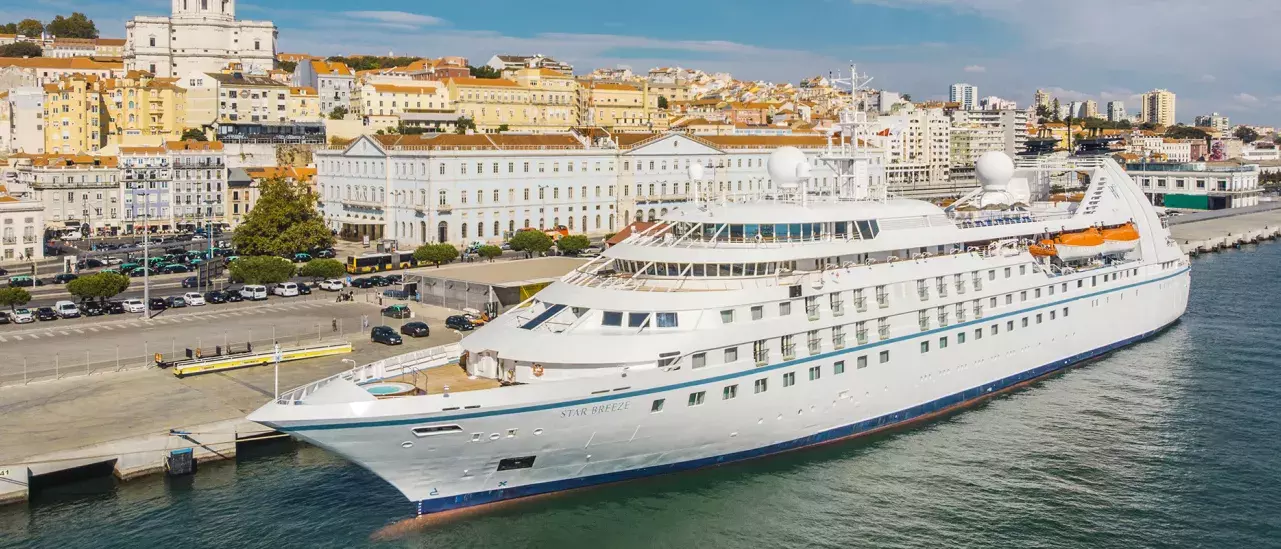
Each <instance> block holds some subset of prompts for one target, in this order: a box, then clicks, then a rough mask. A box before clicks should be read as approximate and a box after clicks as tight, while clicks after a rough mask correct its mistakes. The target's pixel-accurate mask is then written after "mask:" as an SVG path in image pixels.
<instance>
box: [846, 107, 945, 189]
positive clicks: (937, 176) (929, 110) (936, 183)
mask: <svg viewBox="0 0 1281 549" xmlns="http://www.w3.org/2000/svg"><path fill="white" fill-rule="evenodd" d="M875 124H876V126H875V127H876V128H877V131H876V135H873V136H872V137H871V138H870V140H871V142H872V144H873V145H874V146H876V147H877V148H879V149H881V150H883V151H885V154H886V158H885V172H886V173H885V175H886V178H887V179H888V181H889V185H890V188H891V189H897V190H898V192H900V193H901V194H903V195H905V196H909V197H935V196H948V195H957V194H960V193H962V192H965V191H966V190H968V188H969V187H968V184H966V183H957V184H953V183H952V182H951V181H950V170H951V156H952V150H951V149H952V146H951V138H952V135H951V132H952V121H951V119H950V118H948V116H947V114H945V113H944V111H943V109H942V108H940V107H921V106H916V105H913V104H910V103H909V104H906V105H905V106H904V107H903V108H900V109H898V110H896V114H892V115H889V116H881V117H879V118H877V119H876V120H875Z"/></svg>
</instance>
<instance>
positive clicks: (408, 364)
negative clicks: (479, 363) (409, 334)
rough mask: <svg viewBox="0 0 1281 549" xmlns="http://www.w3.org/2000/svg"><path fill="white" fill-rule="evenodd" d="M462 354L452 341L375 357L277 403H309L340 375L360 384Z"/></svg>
mask: <svg viewBox="0 0 1281 549" xmlns="http://www.w3.org/2000/svg"><path fill="white" fill-rule="evenodd" d="M461 354H462V345H460V344H458V343H449V344H446V345H440V346H436V347H432V348H430V349H422V350H418V351H414V352H411V353H405V354H403V355H397V356H393V357H389V358H384V359H382V360H375V361H373V362H370V363H369V364H364V365H361V366H357V367H355V368H352V369H350V370H347V371H345V372H340V373H337V374H334V375H332V376H329V377H327V378H325V379H321V380H319V381H313V382H311V383H308V384H307V385H303V386H302V387H298V388H295V389H290V390H288V391H285V392H284V393H282V394H281V395H280V396H279V397H277V398H276V403H277V404H285V405H290V404H305V401H306V399H307V397H308V396H310V395H312V394H314V393H315V392H316V391H317V390H319V389H320V388H322V387H325V386H326V385H329V384H330V383H332V382H333V381H334V380H336V379H345V380H347V381H350V382H352V383H356V384H362V383H369V382H373V381H379V380H383V379H388V378H393V377H396V376H399V375H403V374H407V373H411V372H416V371H419V370H424V369H427V368H431V367H434V366H440V365H442V364H447V363H448V362H449V361H451V360H457V358H458V357H459V356H460V355H461Z"/></svg>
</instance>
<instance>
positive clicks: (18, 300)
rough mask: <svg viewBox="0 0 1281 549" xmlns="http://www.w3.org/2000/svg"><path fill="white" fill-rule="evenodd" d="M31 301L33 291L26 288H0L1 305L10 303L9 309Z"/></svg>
mask: <svg viewBox="0 0 1281 549" xmlns="http://www.w3.org/2000/svg"><path fill="white" fill-rule="evenodd" d="M30 301H31V292H28V291H27V289H26V288H0V306H3V305H8V306H9V310H13V309H15V308H17V307H21V306H23V305H26V304H27V303H28V302H30Z"/></svg>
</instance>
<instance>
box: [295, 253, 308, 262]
mask: <svg viewBox="0 0 1281 549" xmlns="http://www.w3.org/2000/svg"><path fill="white" fill-rule="evenodd" d="M293 259H294V263H306V262H308V261H311V254H308V253H302V252H299V253H296V254H294V258H293Z"/></svg>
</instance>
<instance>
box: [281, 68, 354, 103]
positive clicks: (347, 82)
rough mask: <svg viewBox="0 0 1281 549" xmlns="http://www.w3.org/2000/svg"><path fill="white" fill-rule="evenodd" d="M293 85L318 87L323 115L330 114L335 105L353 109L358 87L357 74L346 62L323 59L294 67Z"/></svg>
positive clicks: (317, 91)
mask: <svg viewBox="0 0 1281 549" xmlns="http://www.w3.org/2000/svg"><path fill="white" fill-rule="evenodd" d="M293 85H294V86H297V87H306V88H315V89H316V95H317V97H319V99H320V115H321V116H326V117H327V116H329V113H331V112H333V110H334V108H335V107H344V108H346V109H347V110H349V111H350V110H352V105H351V95H352V91H353V90H354V89H355V88H356V75H355V73H354V72H352V70H351V68H349V67H348V66H347V65H346V64H345V63H341V62H337V61H325V60H323V59H312V60H310V61H305V62H302V63H299V64H298V66H297V67H295V68H294V77H293Z"/></svg>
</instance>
